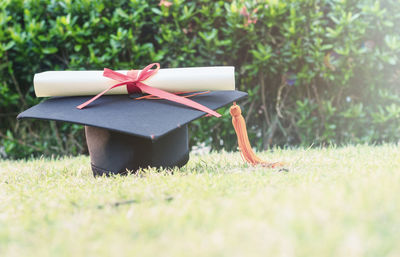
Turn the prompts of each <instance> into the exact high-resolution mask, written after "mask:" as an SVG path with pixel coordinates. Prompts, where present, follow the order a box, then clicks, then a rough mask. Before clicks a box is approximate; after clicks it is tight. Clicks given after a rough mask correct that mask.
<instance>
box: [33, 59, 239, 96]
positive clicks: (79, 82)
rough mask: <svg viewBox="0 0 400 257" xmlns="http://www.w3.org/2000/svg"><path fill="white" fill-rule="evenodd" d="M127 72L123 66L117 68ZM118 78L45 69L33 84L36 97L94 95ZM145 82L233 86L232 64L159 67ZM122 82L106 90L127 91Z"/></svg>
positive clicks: (172, 88) (173, 87)
mask: <svg viewBox="0 0 400 257" xmlns="http://www.w3.org/2000/svg"><path fill="white" fill-rule="evenodd" d="M118 72H121V73H123V74H127V72H128V71H127V70H122V71H118ZM117 83H119V81H116V80H113V79H109V78H106V77H103V71H46V72H42V73H37V74H35V77H34V79H33V84H34V88H35V93H36V96H37V97H47V96H78V95H97V94H98V93H100V92H102V91H103V90H105V89H107V88H109V87H111V86H112V85H115V84H117ZM143 83H145V84H146V85H149V86H151V87H155V88H158V89H162V90H165V91H168V92H182V91H206V90H213V91H214V90H235V75H234V67H232V66H219V67H197V68H171V69H160V70H159V71H158V72H157V73H156V74H155V75H153V76H152V77H150V78H148V79H147V80H145V81H143ZM127 93H128V91H127V89H126V86H120V87H116V88H113V89H112V90H110V91H108V92H107V94H127Z"/></svg>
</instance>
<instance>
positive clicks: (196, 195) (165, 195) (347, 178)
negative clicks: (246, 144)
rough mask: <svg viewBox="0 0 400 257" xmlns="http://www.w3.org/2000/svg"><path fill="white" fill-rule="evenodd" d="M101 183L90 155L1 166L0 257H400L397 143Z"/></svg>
mask: <svg viewBox="0 0 400 257" xmlns="http://www.w3.org/2000/svg"><path fill="white" fill-rule="evenodd" d="M260 157H262V158H263V159H266V160H268V159H271V160H282V161H285V162H287V163H288V166H287V168H288V171H284V170H279V169H275V170H270V169H265V168H262V167H257V168H254V167H248V166H247V165H245V164H244V163H242V161H241V158H240V155H239V154H238V153H212V154H209V155H202V156H191V160H190V162H189V163H188V165H187V166H185V167H184V168H181V169H176V170H164V171H161V172H157V171H156V170H152V169H149V170H143V171H142V172H140V173H138V174H136V175H129V176H115V177H99V178H94V177H93V176H92V174H91V171H90V167H89V158H88V157H85V156H81V157H75V158H61V159H33V160H28V161H0V256H41V257H43V256H110V255H113V256H400V146H399V145H393V144H392V145H383V146H347V147H342V148H335V147H329V148H318V149H285V150H281V149H275V150H273V151H270V152H264V153H260Z"/></svg>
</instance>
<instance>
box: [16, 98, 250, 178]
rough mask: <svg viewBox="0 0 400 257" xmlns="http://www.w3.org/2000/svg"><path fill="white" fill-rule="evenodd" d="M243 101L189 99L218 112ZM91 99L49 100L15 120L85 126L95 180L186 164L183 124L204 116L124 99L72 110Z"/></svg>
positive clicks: (171, 106) (160, 103) (174, 106)
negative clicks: (36, 120)
mask: <svg viewBox="0 0 400 257" xmlns="http://www.w3.org/2000/svg"><path fill="white" fill-rule="evenodd" d="M246 95H247V94H246V93H244V92H240V91H214V92H210V93H207V94H204V95H197V96H193V97H192V98H191V99H192V100H193V101H196V102H197V103H199V104H202V105H204V106H206V107H208V108H210V109H213V110H216V109H218V108H220V107H223V106H225V105H227V104H230V103H232V102H234V101H237V100H239V99H241V98H243V97H245V96H246ZM90 98H91V97H88V96H86V97H84V96H79V97H53V98H50V99H48V100H46V101H44V102H42V103H40V104H38V105H36V106H34V107H32V108H30V109H28V110H26V111H24V112H22V113H21V114H19V115H18V117H17V118H18V119H25V118H36V119H44V120H56V121H64V122H71V123H77V124H82V125H85V133H86V140H87V144H88V148H89V154H90V158H91V165H92V170H93V173H94V175H102V174H107V175H108V174H113V173H114V174H116V173H126V171H127V170H130V171H136V170H137V169H139V168H141V167H142V168H145V167H148V166H150V167H164V168H170V167H174V166H178V167H181V166H183V165H185V164H186V163H187V161H188V159H189V146H188V128H187V124H188V123H189V122H191V121H193V120H195V119H198V118H200V117H202V116H204V114H205V113H204V112H201V111H198V110H196V109H193V108H190V107H187V106H184V105H181V104H178V103H175V102H171V101H168V100H161V99H156V100H154V99H152V100H150V99H141V100H134V99H132V98H130V97H128V96H127V95H113V96H102V97H101V98H99V99H98V100H97V101H95V102H93V103H92V104H91V105H90V106H88V107H86V108H85V109H83V110H80V109H77V108H76V106H78V105H80V104H82V103H83V102H85V101H87V100H88V99H90Z"/></svg>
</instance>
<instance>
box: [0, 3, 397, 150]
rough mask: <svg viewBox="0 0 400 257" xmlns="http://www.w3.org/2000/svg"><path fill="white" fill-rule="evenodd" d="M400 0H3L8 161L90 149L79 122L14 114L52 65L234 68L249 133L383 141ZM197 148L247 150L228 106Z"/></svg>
mask: <svg viewBox="0 0 400 257" xmlns="http://www.w3.org/2000/svg"><path fill="white" fill-rule="evenodd" d="M399 27H400V2H399V1H398V0H385V1H378V0H374V1H372V0H300V1H298V0H290V1H289V0H288V1H278V0H267V1H255V0H253V1H235V0H232V1H212V0H197V1H183V0H170V1H165V0H164V1H161V2H160V1H147V0H131V1H106V0H94V1H89V0H74V1H71V0H62V1H60V0H26V1H17V0H0V119H1V120H0V142H1V144H0V156H3V157H8V158H20V157H26V156H31V155H40V154H44V155H51V154H78V153H85V151H86V146H85V139H84V135H83V132H82V127H81V126H78V125H72V124H66V123H55V122H50V123H49V122H43V121H29V122H28V121H22V122H17V121H16V120H15V117H16V115H17V114H18V113H19V112H21V111H22V110H25V109H26V108H28V107H30V106H32V105H34V104H37V103H38V102H39V101H41V99H37V98H36V97H35V95H34V92H33V85H32V79H33V75H34V74H35V73H38V72H42V71H46V70H66V69H71V70H86V69H92V70H93V69H99V70H100V69H103V68H104V67H108V68H112V69H131V68H141V67H144V66H145V65H147V64H149V63H151V62H160V63H161V66H162V67H164V68H166V67H190V66H213V65H232V66H235V68H236V80H237V81H236V82H237V88H238V89H239V90H243V91H247V92H248V93H249V98H248V99H247V100H245V101H243V102H242V103H241V105H242V109H243V113H244V116H245V118H246V120H247V124H248V128H249V133H250V135H249V136H250V138H251V141H252V143H253V145H254V146H256V147H257V148H258V149H265V148H268V147H269V146H270V145H273V144H278V145H298V144H300V145H310V144H327V143H328V144H329V143H335V144H341V143H362V142H368V143H381V142H385V141H394V140H398V137H399V136H398V135H399V134H400V85H399V79H400V65H399V62H400V30H399ZM222 112H223V113H224V116H223V118H220V119H215V118H203V119H201V120H198V121H195V122H193V123H192V125H191V145H195V144H197V143H200V142H205V143H206V144H210V145H212V147H213V149H220V148H222V147H223V148H225V149H227V150H232V149H234V148H235V147H236V139H235V135H234V130H233V128H232V126H231V122H230V116H229V110H228V108H225V109H223V110H222Z"/></svg>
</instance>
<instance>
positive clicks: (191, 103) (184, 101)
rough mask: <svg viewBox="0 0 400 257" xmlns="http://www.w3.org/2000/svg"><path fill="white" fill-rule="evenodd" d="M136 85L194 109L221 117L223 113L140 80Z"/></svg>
mask: <svg viewBox="0 0 400 257" xmlns="http://www.w3.org/2000/svg"><path fill="white" fill-rule="evenodd" d="M136 86H137V87H138V88H139V89H140V90H142V92H145V93H148V94H151V95H155V96H158V97H160V98H163V99H166V100H169V101H173V102H176V103H180V104H183V105H186V106H189V107H192V108H194V109H197V110H199V111H202V112H205V113H208V114H210V115H213V116H215V117H218V118H219V117H221V114H219V113H218V112H216V111H213V110H211V109H210V108H208V107H206V106H204V105H201V104H199V103H196V102H195V101H192V100H190V99H188V98H184V97H182V96H177V95H174V94H171V93H168V92H165V91H163V90H161V89H157V88H154V87H150V86H148V85H146V84H143V83H140V82H139V83H137V84H136Z"/></svg>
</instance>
